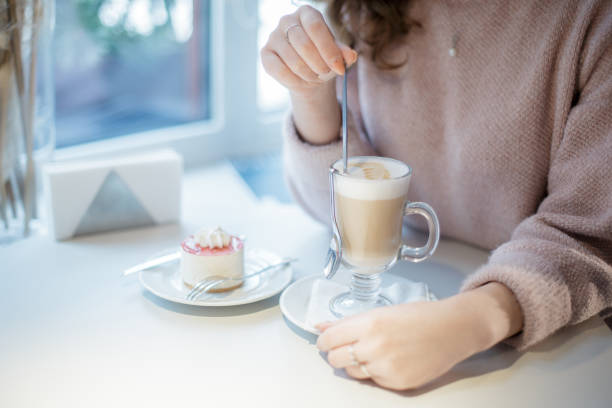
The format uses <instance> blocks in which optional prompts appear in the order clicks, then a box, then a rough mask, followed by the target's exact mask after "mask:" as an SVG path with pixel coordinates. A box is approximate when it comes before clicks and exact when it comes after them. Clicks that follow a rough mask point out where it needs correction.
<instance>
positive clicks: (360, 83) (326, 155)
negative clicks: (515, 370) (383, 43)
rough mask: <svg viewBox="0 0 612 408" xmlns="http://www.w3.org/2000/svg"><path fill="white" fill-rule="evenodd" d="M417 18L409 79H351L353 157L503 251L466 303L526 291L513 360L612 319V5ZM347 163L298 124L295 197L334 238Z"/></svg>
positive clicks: (473, 280)
mask: <svg viewBox="0 0 612 408" xmlns="http://www.w3.org/2000/svg"><path fill="white" fill-rule="evenodd" d="M411 15H412V16H413V17H414V18H415V19H416V20H417V21H419V22H420V23H421V24H422V28H415V29H414V30H413V31H411V32H410V34H409V35H408V37H407V39H406V42H405V43H404V44H403V45H401V46H398V47H396V48H395V49H394V50H393V54H392V55H391V56H392V57H394V58H398V59H401V58H403V57H404V56H406V57H407V62H406V64H405V65H404V66H402V67H401V68H399V69H397V70H395V71H382V70H379V69H377V68H376V67H375V66H374V65H373V63H372V62H371V61H369V60H368V59H367V58H365V57H363V56H362V57H360V60H359V61H358V62H357V64H356V66H355V67H354V68H352V69H351V70H350V72H349V109H350V113H349V121H348V124H349V153H350V155H381V156H389V157H394V158H397V159H400V160H402V161H404V162H406V163H408V164H409V165H410V166H411V167H412V168H413V170H414V177H413V179H412V184H411V187H410V193H409V198H410V200H414V201H425V202H428V203H429V204H431V205H432V206H433V207H434V208H435V209H436V211H437V213H438V216H439V219H440V228H441V231H442V234H443V235H444V236H446V237H452V238H456V239H460V240H463V241H465V242H469V243H471V244H475V245H478V246H480V247H483V248H486V249H491V250H493V251H492V254H491V256H490V259H489V261H488V263H487V264H486V265H484V266H483V267H481V268H480V269H478V270H477V271H475V272H474V273H473V274H472V275H471V276H470V277H469V278H468V279H467V280H466V282H465V283H464V285H463V287H462V289H461V290H468V289H471V288H474V287H477V286H479V285H483V284H485V283H487V282H490V281H498V282H501V283H503V284H505V285H506V286H507V287H508V288H510V289H511V290H512V291H513V293H514V294H515V296H516V298H517V299H518V302H519V303H520V305H521V308H522V311H523V315H524V327H523V330H522V332H521V333H519V334H518V335H516V336H514V337H513V338H511V339H509V340H508V342H509V343H510V344H512V345H514V346H515V347H518V348H519V349H523V348H525V347H528V346H530V345H532V344H534V343H536V342H538V341H540V340H542V339H543V338H545V337H547V336H548V335H550V334H551V333H553V332H555V331H556V330H558V329H559V328H561V327H563V326H566V325H569V324H575V323H578V322H581V321H583V320H585V319H587V318H589V317H591V316H593V315H595V314H597V313H599V312H601V311H602V310H604V309H606V308H609V307H612V266H611V264H612V1H609V0H608V1H597V0H581V1H578V0H576V1H571V0H563V1H561V0H548V1H537V2H536V1H528V0H524V1H506V0H489V1H476V0H474V1H467V0H466V1H436V0H419V1H416V2H415V4H414V7H413V8H412V9H411ZM454 34H456V35H457V44H456V51H457V53H456V56H455V57H451V56H449V52H448V49H449V48H450V44H451V38H452V37H453V35H454ZM340 155H341V145H340V142H339V141H335V142H333V143H331V144H328V145H323V146H314V145H311V144H308V143H305V142H304V141H303V140H302V139H301V138H300V136H299V135H298V134H297V131H296V129H295V126H294V125H293V122H292V119H291V116H289V118H288V120H287V124H286V128H285V163H286V165H285V167H286V176H287V179H288V181H289V185H290V187H291V190H292V192H293V194H294V196H295V198H296V200H297V201H298V202H299V203H301V205H302V206H303V207H304V208H305V209H306V210H307V211H308V212H309V213H310V214H312V215H313V216H314V217H316V218H317V219H319V220H322V221H323V222H325V223H327V224H329V208H328V203H329V201H328V194H329V190H328V178H327V177H328V173H327V169H328V167H329V165H330V163H332V162H333V161H334V160H336V159H338V158H339V157H340Z"/></svg>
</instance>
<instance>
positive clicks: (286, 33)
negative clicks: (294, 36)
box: [285, 23, 300, 42]
mask: <svg viewBox="0 0 612 408" xmlns="http://www.w3.org/2000/svg"><path fill="white" fill-rule="evenodd" d="M299 26H300V25H299V24H298V23H293V24H291V25H289V26H288V27H287V28H285V40H287V42H289V30H291V29H292V28H293V27H299Z"/></svg>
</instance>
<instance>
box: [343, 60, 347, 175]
mask: <svg viewBox="0 0 612 408" xmlns="http://www.w3.org/2000/svg"><path fill="white" fill-rule="evenodd" d="M346 76H347V67H346V64H345V65H344V76H343V78H342V163H343V165H344V172H345V173H346V172H347V170H348V129H347V126H346V104H347V100H346Z"/></svg>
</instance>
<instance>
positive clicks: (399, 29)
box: [325, 0, 420, 70]
mask: <svg viewBox="0 0 612 408" xmlns="http://www.w3.org/2000/svg"><path fill="white" fill-rule="evenodd" d="M325 3H327V17H328V19H329V20H330V22H331V24H332V26H333V27H334V29H335V30H336V32H337V34H338V35H339V37H340V38H341V39H342V40H343V41H346V42H347V43H348V44H349V45H350V46H351V47H355V45H356V44H357V41H359V43H361V44H365V45H366V49H360V50H358V51H360V52H365V53H366V54H367V55H368V56H369V57H370V58H371V59H372V61H374V63H375V64H376V66H377V67H378V68H380V69H387V70H390V69H395V68H399V67H400V66H402V65H403V64H404V63H405V62H406V61H405V60H404V61H402V62H400V63H392V62H390V61H388V59H387V58H385V50H386V49H387V47H388V46H390V45H393V44H396V43H397V42H400V41H402V40H403V39H404V38H405V37H406V36H407V35H408V33H409V32H410V30H411V29H412V28H413V27H414V26H417V27H420V24H419V23H418V22H417V21H415V20H412V19H411V18H410V17H408V13H407V11H408V8H409V6H410V5H411V4H410V3H411V2H410V0H325Z"/></svg>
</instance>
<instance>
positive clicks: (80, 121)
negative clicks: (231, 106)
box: [54, 0, 211, 148]
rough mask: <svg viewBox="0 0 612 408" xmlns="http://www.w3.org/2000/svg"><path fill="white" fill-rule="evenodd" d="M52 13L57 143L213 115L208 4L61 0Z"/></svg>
mask: <svg viewBox="0 0 612 408" xmlns="http://www.w3.org/2000/svg"><path fill="white" fill-rule="evenodd" d="M56 16H57V24H56V32H55V42H54V51H55V52H54V54H55V90H56V91H55V92H56V129H57V147H59V148H61V147H65V146H70V145H75V144H81V143H85V142H91V141H95V140H100V139H106V138H113V137H117V136H123V135H126V134H131V133H136V132H143V131H147V130H151V129H159V128H165V127H169V126H176V125H181V124H184V123H189V122H194V121H201V120H205V119H209V118H210V116H211V108H210V104H211V97H210V96H211V95H210V75H209V66H210V64H209V56H210V47H209V43H210V1H207V0H202V1H198V0H196V1H193V0H172V1H169V0H102V1H90V0H80V1H59V2H57V14H56Z"/></svg>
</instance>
